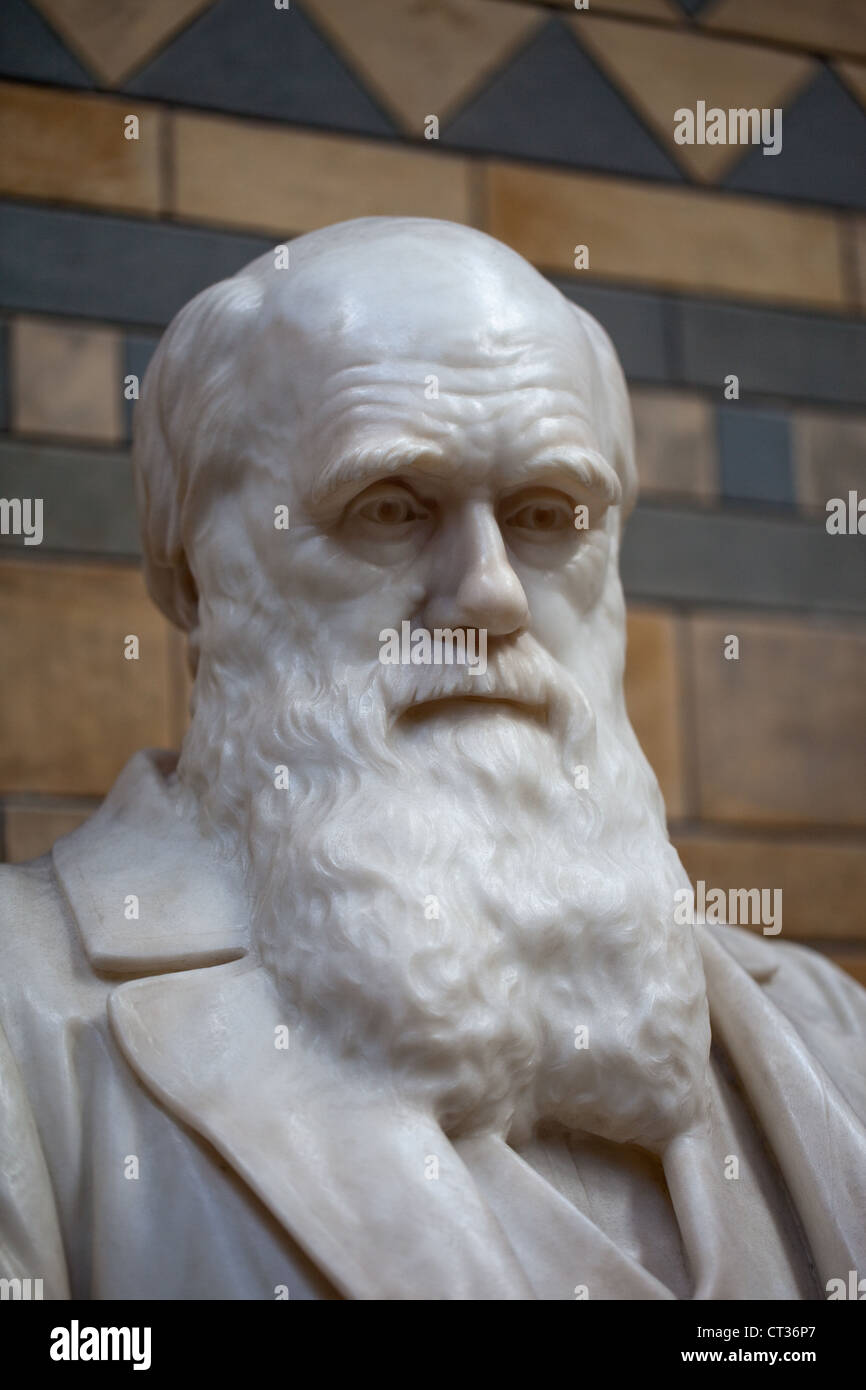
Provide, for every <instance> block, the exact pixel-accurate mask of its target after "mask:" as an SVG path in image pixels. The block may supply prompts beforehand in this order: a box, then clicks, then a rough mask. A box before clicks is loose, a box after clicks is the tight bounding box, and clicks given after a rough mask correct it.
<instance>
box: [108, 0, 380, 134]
mask: <svg viewBox="0 0 866 1390" xmlns="http://www.w3.org/2000/svg"><path fill="white" fill-rule="evenodd" d="M123 90H124V91H127V92H134V93H135V94H136V95H137V96H145V97H158V98H160V99H161V100H163V101H177V102H181V103H183V104H188V105H192V106H205V107H211V108H213V109H214V110H217V111H235V112H238V113H239V114H242V115H247V116H265V117H270V118H272V119H274V120H278V121H298V122H301V123H303V124H307V125H317V126H333V127H336V128H338V129H341V130H356V131H364V132H365V133H367V134H370V135H393V134H394V133H395V132H394V127H393V125H392V124H391V122H390V120H389V119H388V117H387V116H386V115H385V113H384V112H383V111H382V110H381V108H380V107H379V106H378V105H377V104H376V102H375V101H374V100H373V98H372V97H371V96H370V95H369V93H368V92H367V91H366V90H365V89H364V87H363V86H362V85H361V83H360V82H359V81H358V79H357V78H356V77H355V76H354V74H353V73H351V72H350V71H349V69H348V68H347V67H346V65H345V64H344V63H343V61H342V60H341V59H340V58H339V57H338V55H337V54H336V53H335V52H334V50H333V49H332V48H331V47H330V45H329V44H328V43H327V42H326V41H325V39H324V38H323V37H322V36H321V35H320V34H319V32H318V30H317V29H316V28H315V26H314V25H313V24H312V23H311V22H310V20H309V19H308V18H307V16H306V15H305V14H304V13H303V12H302V10H301V7H300V6H299V5H298V4H297V3H293V4H292V6H291V8H290V9H289V10H277V9H275V8H274V5H273V4H272V3H270V4H268V3H265V4H262V3H258V4H253V3H251V2H250V0H217V4H215V5H213V6H212V7H211V8H210V9H207V10H205V12H204V14H203V15H201V16H200V18H199V19H197V20H196V21H195V23H193V24H191V25H190V26H189V28H188V29H184V31H183V32H182V33H181V34H180V35H179V36H178V37H177V38H176V39H175V40H174V42H173V43H170V44H169V45H168V46H167V47H166V48H165V49H163V51H162V52H161V53H160V54H159V55H158V57H156V58H155V59H154V60H153V62H152V63H149V64H148V66H147V67H146V68H144V69H143V70H142V71H141V72H140V73H138V74H136V76H135V77H133V78H132V79H131V80H130V81H129V82H127V83H126V85H125V87H124V89H123Z"/></svg>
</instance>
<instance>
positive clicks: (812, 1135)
mask: <svg viewBox="0 0 866 1390" xmlns="http://www.w3.org/2000/svg"><path fill="white" fill-rule="evenodd" d="M698 931H699V940H700V945H701V953H702V955H703V960H704V970H705V973H706V978H707V993H708V997H709V1002H710V1016H711V1020H712V1026H713V1034H714V1036H716V1037H718V1038H719V1039H720V1040H721V1041H722V1043H723V1044H724V1046H725V1048H726V1049H727V1051H728V1054H729V1056H730V1057H731V1059H732V1061H733V1063H734V1065H735V1067H736V1069H737V1072H738V1075H739V1079H740V1084H741V1085H742V1087H743V1089H744V1091H745V1093H746V1095H747V1097H748V1100H749V1103H750V1105H751V1107H752V1110H753V1111H754V1113H755V1115H756V1117H757V1119H758V1121H759V1122H760V1125H761V1128H762V1130H763V1132H764V1136H765V1139H766V1141H767V1143H768V1145H769V1146H770V1148H771V1149H772V1151H773V1153H774V1155H775V1158H776V1162H777V1163H778V1165H779V1168H780V1169H781V1172H782V1175H783V1177H784V1179H785V1182H786V1184H787V1187H788V1191H789V1193H790V1194H791V1197H792V1199H793V1202H794V1206H795V1207H796V1210H797V1214H798V1216H799V1219H800V1221H801V1223H802V1226H803V1229H804V1232H805V1234H806V1237H807V1240H808V1243H809V1246H810V1249H811V1252H812V1256H813V1259H814V1260H815V1264H816V1266H817V1270H818V1274H819V1278H820V1283H821V1285H822V1286H824V1285H825V1284H826V1281H827V1280H829V1279H832V1278H838V1277H842V1278H847V1274H848V1271H849V1270H850V1269H862V1268H864V1266H866V1235H864V1220H863V1214H864V1212H866V1176H864V1171H863V1156H864V1154H866V1128H864V1125H863V1122H862V1121H861V1120H860V1119H859V1118H858V1116H857V1115H856V1114H855V1113H854V1111H853V1109H852V1108H851V1106H850V1105H849V1104H848V1102H847V1101H846V1100H845V1099H844V1097H843V1096H842V1094H841V1093H840V1091H839V1089H838V1087H837V1086H836V1085H835V1083H834V1082H833V1080H832V1079H831V1077H830V1076H829V1075H828V1073H827V1072H826V1071H825V1070H824V1068H823V1067H822V1065H821V1063H820V1062H818V1061H817V1060H816V1058H815V1055H814V1052H813V1050H812V1049H811V1048H810V1047H809V1046H808V1044H807V1042H806V1041H805V1040H804V1038H803V1036H801V1034H800V1032H799V1031H798V1030H797V1029H796V1028H795V1027H794V1025H793V1024H792V1023H791V1021H790V1020H789V1018H788V1017H787V1016H786V1014H785V1013H783V1012H782V1010H781V1009H780V1008H778V1007H777V1006H776V1005H775V1004H774V1003H773V1002H772V1000H771V999H770V998H769V995H768V989H766V988H762V987H761V984H760V983H759V980H763V981H764V982H765V983H766V984H768V985H769V984H770V982H771V978H772V975H773V973H774V963H773V962H772V961H771V958H770V957H769V954H768V953H765V952H763V951H761V950H760V945H761V943H760V942H752V941H751V940H750V939H749V938H748V937H747V936H746V935H745V934H744V933H743V932H738V931H736V929H734V928H730V927H719V928H718V932H717V933H712V932H711V931H710V930H709V929H707V928H699V929H698ZM723 933H728V935H727V936H726V935H723ZM731 933H734V934H733V935H731ZM719 938H721V943H723V944H720V939H719ZM738 955H742V964H741V963H740V962H739V961H738V959H737V956H738ZM768 962H770V963H769V967H768ZM744 966H745V968H744Z"/></svg>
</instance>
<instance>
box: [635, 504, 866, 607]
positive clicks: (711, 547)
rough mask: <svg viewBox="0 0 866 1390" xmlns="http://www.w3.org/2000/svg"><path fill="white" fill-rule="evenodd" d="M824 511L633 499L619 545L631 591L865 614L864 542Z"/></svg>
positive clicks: (696, 600)
mask: <svg viewBox="0 0 866 1390" xmlns="http://www.w3.org/2000/svg"><path fill="white" fill-rule="evenodd" d="M861 540H862V537H859V536H829V535H828V534H827V532H826V530H825V528H824V518H823V517H818V518H816V519H815V521H813V522H806V521H801V520H799V519H796V520H795V519H793V518H791V519H790V520H788V519H784V520H782V519H776V518H773V519H772V520H771V519H765V518H763V517H757V516H747V515H737V516H734V515H731V514H729V513H728V514H720V513H714V512H697V511H692V512H687V511H679V510H675V509H673V508H667V507H654V506H651V505H647V504H643V505H639V506H638V507H637V509H636V511H635V513H634V515H633V516H632V518H631V520H630V521H629V523H628V526H627V528H626V533H625V542H624V546H623V557H622V568H623V583H624V585H625V590H626V594H627V595H628V596H629V597H630V598H645V599H662V600H668V601H679V602H689V603H714V604H742V605H750V604H751V605H757V606H758V607H766V608H793V609H802V610H808V611H812V612H829V613H866V546H864V545H862V544H860V543H859V542H860V541H861Z"/></svg>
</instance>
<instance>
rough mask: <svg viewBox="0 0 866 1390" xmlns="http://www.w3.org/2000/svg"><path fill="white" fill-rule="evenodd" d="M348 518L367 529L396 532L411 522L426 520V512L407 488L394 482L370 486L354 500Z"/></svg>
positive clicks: (427, 513) (427, 515)
mask: <svg viewBox="0 0 866 1390" xmlns="http://www.w3.org/2000/svg"><path fill="white" fill-rule="evenodd" d="M351 515H352V516H355V517H360V518H361V520H362V521H364V522H366V523H367V525H368V526H375V527H381V528H382V529H396V528H398V527H401V526H406V525H408V524H409V523H410V522H413V521H426V520H427V518H428V517H429V515H430V513H429V511H428V510H427V508H426V507H424V506H423V505H422V504H421V503H420V502H419V501H418V499H417V498H416V497H415V495H414V493H412V492H410V491H409V489H408V488H407V487H403V486H402V485H400V484H395V483H374V484H373V486H372V487H370V488H367V490H366V492H363V493H362V494H361V496H360V497H359V498H357V499H356V500H355V502H354V504H353V506H352V508H351Z"/></svg>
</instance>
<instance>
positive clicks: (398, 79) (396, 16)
mask: <svg viewBox="0 0 866 1390" xmlns="http://www.w3.org/2000/svg"><path fill="white" fill-rule="evenodd" d="M304 4H305V8H306V10H307V12H308V13H309V14H311V15H312V16H313V18H314V19H315V20H316V22H317V24H319V26H320V27H321V29H322V31H323V32H324V33H326V34H327V35H328V37H329V38H330V39H331V40H332V41H333V42H334V43H335V44H336V45H337V46H338V48H339V49H340V51H341V52H342V53H343V55H344V57H345V58H346V61H347V62H348V63H349V64H350V65H351V66H352V67H353V68H354V69H355V71H356V72H357V73H358V75H359V76H360V77H361V78H362V80H363V81H364V82H365V83H366V84H367V85H368V86H369V87H370V89H371V91H374V92H375V93H376V94H377V96H378V98H379V100H380V101H381V102H382V104H383V106H385V107H386V108H387V110H389V111H390V112H391V113H392V114H393V115H394V117H395V118H396V119H397V121H399V123H400V125H401V126H402V127H403V129H404V130H406V131H407V132H409V133H410V134H413V135H420V134H421V133H422V131H423V129H424V120H425V117H426V116H428V115H434V116H438V117H439V120H440V122H443V121H445V120H446V119H447V118H448V117H449V116H450V115H451V114H452V113H453V111H454V110H455V108H456V107H458V106H460V105H461V104H462V103H463V102H465V101H466V100H467V99H468V98H469V97H470V96H471V94H472V93H473V92H474V91H476V90H477V89H478V87H479V86H480V85H481V83H482V82H483V81H484V80H485V79H486V78H487V77H488V76H489V75H490V74H491V73H492V72H494V71H495V70H496V68H498V67H500V66H501V65H502V64H503V63H504V62H505V61H506V60H507V59H508V57H509V56H510V55H511V54H512V53H513V52H514V51H515V49H516V48H517V47H518V46H519V45H520V44H521V43H522V42H523V41H524V40H525V39H526V38H528V36H529V35H530V34H531V33H532V32H533V31H534V30H536V29H538V28H540V27H541V25H542V24H543V23H544V20H545V15H544V12H543V11H538V10H535V9H530V8H529V7H527V6H521V5H513V4H510V3H503V0H483V3H479V0H364V3H363V4H358V0H304Z"/></svg>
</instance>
